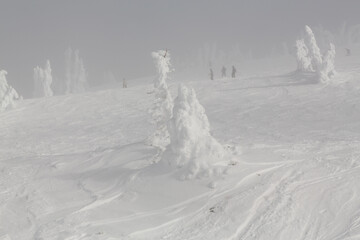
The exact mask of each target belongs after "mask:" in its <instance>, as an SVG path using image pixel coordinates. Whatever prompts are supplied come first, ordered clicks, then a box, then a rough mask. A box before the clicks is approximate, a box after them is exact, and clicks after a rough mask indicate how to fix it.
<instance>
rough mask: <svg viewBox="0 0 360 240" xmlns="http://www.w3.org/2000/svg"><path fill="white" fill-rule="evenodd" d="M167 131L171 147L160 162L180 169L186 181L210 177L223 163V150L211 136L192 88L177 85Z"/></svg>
mask: <svg viewBox="0 0 360 240" xmlns="http://www.w3.org/2000/svg"><path fill="white" fill-rule="evenodd" d="M168 129H169V133H170V144H169V145H168V147H167V149H166V151H165V154H164V155H163V158H162V159H163V161H165V162H168V163H169V164H170V165H171V166H174V167H176V168H182V169H183V170H184V173H185V176H187V177H188V178H192V177H196V176H199V175H201V174H205V175H206V174H211V171H212V170H213V169H214V167H215V166H216V165H217V164H219V163H220V162H221V161H222V158H223V156H224V148H223V147H222V146H221V144H220V143H218V142H217V141H216V140H215V139H214V138H213V137H212V136H211V134H210V124H209V120H208V118H207V116H206V114H205V110H204V108H203V106H202V105H201V104H200V103H199V101H198V99H197V97H196V94H195V91H194V89H192V88H187V87H186V86H184V85H180V86H179V89H178V96H177V98H176V99H175V101H174V109H173V117H172V118H171V120H170V121H169V122H168Z"/></svg>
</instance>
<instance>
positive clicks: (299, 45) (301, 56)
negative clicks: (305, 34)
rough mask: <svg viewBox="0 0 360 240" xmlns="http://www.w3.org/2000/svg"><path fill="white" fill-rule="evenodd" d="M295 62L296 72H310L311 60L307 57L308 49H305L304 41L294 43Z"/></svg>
mask: <svg viewBox="0 0 360 240" xmlns="http://www.w3.org/2000/svg"><path fill="white" fill-rule="evenodd" d="M296 60H297V64H298V70H299V71H302V72H312V71H313V69H312V65H311V58H310V57H309V49H308V48H307V47H306V45H305V42H304V39H300V40H297V41H296Z"/></svg>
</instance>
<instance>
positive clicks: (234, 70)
mask: <svg viewBox="0 0 360 240" xmlns="http://www.w3.org/2000/svg"><path fill="white" fill-rule="evenodd" d="M235 75H236V68H235V66H234V65H233V66H232V67H231V77H232V78H235Z"/></svg>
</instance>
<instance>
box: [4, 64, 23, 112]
mask: <svg viewBox="0 0 360 240" xmlns="http://www.w3.org/2000/svg"><path fill="white" fill-rule="evenodd" d="M6 74H7V72H6V71H5V70H1V71H0V111H4V110H6V109H8V108H12V107H14V106H15V101H16V100H18V99H20V97H19V94H18V93H17V92H16V91H15V89H14V88H12V87H11V86H10V85H9V84H8V82H7V81H6Z"/></svg>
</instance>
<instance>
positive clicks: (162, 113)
mask: <svg viewBox="0 0 360 240" xmlns="http://www.w3.org/2000/svg"><path fill="white" fill-rule="evenodd" d="M152 57H153V58H154V60H155V64H156V67H157V71H158V76H157V77H156V78H155V79H154V93H155V104H154V107H153V108H152V111H151V112H152V116H153V120H154V122H155V125H156V126H155V127H156V129H155V133H154V134H153V135H152V136H151V137H150V139H149V140H150V141H151V145H153V146H156V147H159V148H160V149H161V150H164V149H165V147H166V145H168V144H169V133H168V130H167V122H168V121H169V119H170V118H171V116H172V108H173V100H172V98H171V95H170V92H169V89H168V86H167V83H166V80H167V79H168V74H169V72H170V70H171V69H170V68H171V64H170V54H169V52H168V51H167V50H166V51H164V50H160V51H157V52H153V53H152Z"/></svg>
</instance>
